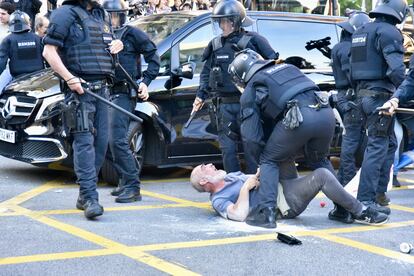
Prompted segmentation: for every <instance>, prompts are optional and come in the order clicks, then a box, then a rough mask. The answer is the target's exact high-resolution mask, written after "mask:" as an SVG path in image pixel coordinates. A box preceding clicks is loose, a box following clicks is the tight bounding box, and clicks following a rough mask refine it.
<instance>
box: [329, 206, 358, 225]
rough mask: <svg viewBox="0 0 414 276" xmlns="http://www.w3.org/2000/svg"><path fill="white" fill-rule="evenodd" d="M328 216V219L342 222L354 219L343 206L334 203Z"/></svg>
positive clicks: (351, 221)
mask: <svg viewBox="0 0 414 276" xmlns="http://www.w3.org/2000/svg"><path fill="white" fill-rule="evenodd" d="M328 218H329V219H330V220H336V221H340V222H343V223H353V222H354V219H353V218H352V215H351V213H350V212H348V211H347V210H346V209H345V208H344V207H342V206H341V205H338V204H336V203H335V207H334V208H333V209H332V210H331V211H330V212H329V214H328Z"/></svg>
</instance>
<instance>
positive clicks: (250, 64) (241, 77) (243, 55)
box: [229, 49, 274, 87]
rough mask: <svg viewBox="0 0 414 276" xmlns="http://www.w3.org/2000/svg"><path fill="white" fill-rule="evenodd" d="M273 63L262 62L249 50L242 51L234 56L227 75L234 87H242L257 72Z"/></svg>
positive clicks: (259, 56) (261, 59)
mask: <svg viewBox="0 0 414 276" xmlns="http://www.w3.org/2000/svg"><path fill="white" fill-rule="evenodd" d="M273 62H274V61H273V60H264V59H263V58H262V56H261V55H259V54H258V53H256V52H255V51H253V50H251V49H244V50H243V51H240V52H238V53H237V54H236V56H235V58H234V60H233V62H232V63H231V64H230V65H229V74H230V76H231V78H232V80H233V83H234V84H235V85H236V86H241V87H244V86H245V85H246V83H247V82H248V81H249V80H250V79H251V78H252V77H253V75H254V74H255V73H256V72H257V71H258V70H260V69H261V68H263V67H265V66H266V65H268V64H270V63H273Z"/></svg>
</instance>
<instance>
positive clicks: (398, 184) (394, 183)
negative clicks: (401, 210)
mask: <svg viewBox="0 0 414 276" xmlns="http://www.w3.org/2000/svg"><path fill="white" fill-rule="evenodd" d="M392 186H393V187H396V188H398V187H401V184H400V181H398V178H397V176H396V175H393V176H392Z"/></svg>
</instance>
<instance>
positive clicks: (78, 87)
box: [66, 77, 85, 95]
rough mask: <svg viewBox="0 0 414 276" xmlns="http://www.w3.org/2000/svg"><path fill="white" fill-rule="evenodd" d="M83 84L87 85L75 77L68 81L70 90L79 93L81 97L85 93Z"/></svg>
mask: <svg viewBox="0 0 414 276" xmlns="http://www.w3.org/2000/svg"><path fill="white" fill-rule="evenodd" d="M82 83H85V81H84V80H83V79H81V78H78V77H73V78H70V79H69V80H67V81H66V84H67V85H68V86H69V89H70V90H72V91H73V92H76V93H78V94H79V95H82V94H83V93H85V92H84V91H83V87H82Z"/></svg>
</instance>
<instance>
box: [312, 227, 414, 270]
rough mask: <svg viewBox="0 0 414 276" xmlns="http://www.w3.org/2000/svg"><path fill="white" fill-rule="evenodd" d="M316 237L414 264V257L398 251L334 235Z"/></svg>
mask: <svg viewBox="0 0 414 276" xmlns="http://www.w3.org/2000/svg"><path fill="white" fill-rule="evenodd" d="M315 236H316V237H319V238H322V239H325V240H328V241H331V242H335V243H339V244H342V245H345V246H350V247H353V248H357V249H360V250H364V251H368V252H370V253H373V254H376V255H380V256H385V257H388V258H392V259H396V260H400V261H404V262H407V263H412V264H414V256H410V255H407V254H403V253H400V252H397V251H393V250H389V249H385V248H382V247H379V246H375V245H370V244H367V243H363V242H359V241H355V240H351V239H347V238H343V237H338V236H333V235H327V234H320V235H315Z"/></svg>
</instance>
